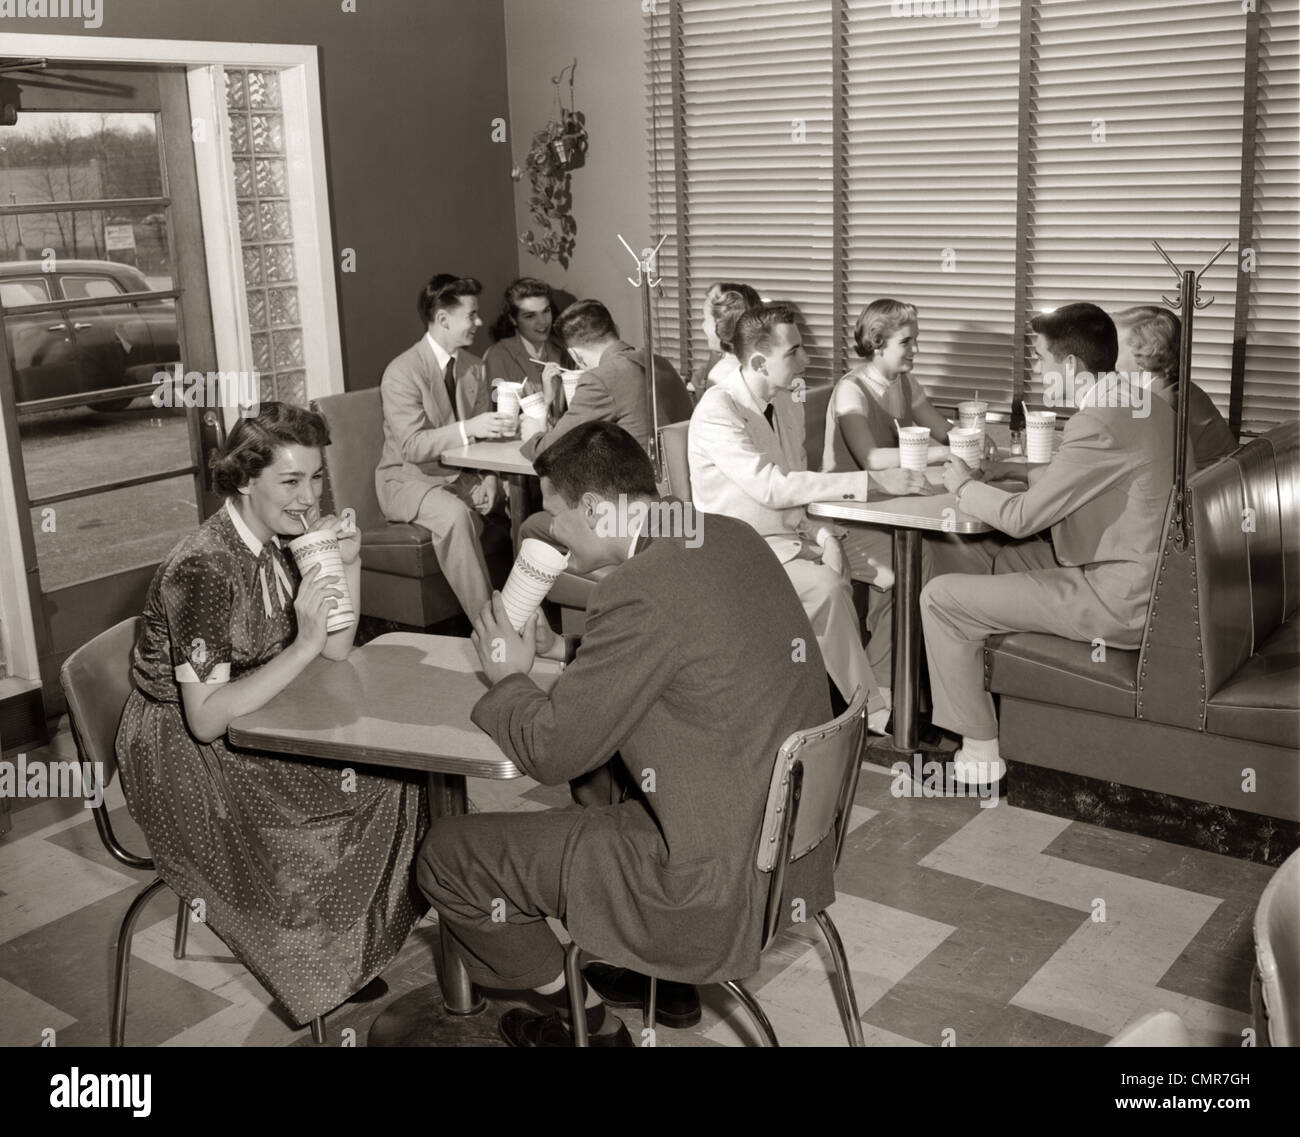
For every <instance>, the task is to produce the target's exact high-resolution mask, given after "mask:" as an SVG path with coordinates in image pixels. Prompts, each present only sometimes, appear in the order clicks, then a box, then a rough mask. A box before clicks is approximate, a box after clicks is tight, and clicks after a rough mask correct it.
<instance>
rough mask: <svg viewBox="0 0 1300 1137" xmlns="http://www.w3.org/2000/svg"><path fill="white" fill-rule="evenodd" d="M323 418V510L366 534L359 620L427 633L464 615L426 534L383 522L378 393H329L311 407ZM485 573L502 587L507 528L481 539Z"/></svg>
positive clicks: (508, 557)
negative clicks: (352, 517)
mask: <svg viewBox="0 0 1300 1137" xmlns="http://www.w3.org/2000/svg"><path fill="white" fill-rule="evenodd" d="M312 408H313V409H314V410H316V411H318V412H319V413H320V414H322V415H323V416H324V417H325V421H326V422H327V423H328V424H329V429H330V445H329V446H327V447H326V448H325V494H324V502H323V505H324V507H325V508H326V509H328V510H330V511H332V512H340V511H341V510H343V509H345V508H350V509H352V510H354V511H355V512H356V525H357V528H358V529H359V530H360V531H361V615H362V616H368V617H372V618H374V619H377V620H383V621H386V622H388V623H393V624H401V625H405V626H408V627H412V628H427V627H429V626H430V625H432V624H438V623H441V622H442V621H444V620H449V619H451V618H452V617H455V616H457V615H459V614H460V604H459V603H458V602H457V600H456V596H455V594H454V593H453V592H452V590H451V586H450V585H449V584H448V583H447V580H446V578H445V577H444V576H443V575H442V570H441V569H439V567H438V558H437V556H436V555H435V554H434V551H433V542H432V541H431V540H430V537H429V531H428V530H427V529H425V528H423V527H422V526H420V525H406V524H398V523H396V522H392V521H389V520H388V519H387V518H385V517H384V515H383V512H382V511H381V510H380V508H379V499H378V497H377V496H376V493H375V468H376V467H377V466H378V465H379V459H380V455H381V454H382V452H383V448H384V412H383V404H382V403H381V402H380V395H379V388H378V387H369V388H366V389H365V390H362V391H348V392H347V393H346V394H342V395H328V396H326V397H325V398H322V399H318V400H316V401H315V402H314V403H312ZM483 552H484V556H485V558H486V560H487V565H488V572H489V574H490V575H491V577H492V579H493V581H494V582H496V583H497V584H498V585H499V584H500V583H502V582H504V580H505V577H506V576H507V575H508V574H509V572H510V565H511V563H512V560H513V555H512V551H511V548H510V529H509V526H507V525H504V524H497V523H496V522H495V521H494V522H491V523H489V524H488V525H487V526H486V528H485V530H484V536H483Z"/></svg>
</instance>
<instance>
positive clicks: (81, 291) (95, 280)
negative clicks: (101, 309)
mask: <svg viewBox="0 0 1300 1137" xmlns="http://www.w3.org/2000/svg"><path fill="white" fill-rule="evenodd" d="M122 292H123V289H122V286H121V285H120V284H118V283H117V281H116V280H113V279H112V278H111V277H107V276H65V277H64V278H63V296H64V299H65V300H93V299H96V298H98V297H100V296H121V295H122Z"/></svg>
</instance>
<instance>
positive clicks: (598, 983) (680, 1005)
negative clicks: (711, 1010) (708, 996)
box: [582, 963, 700, 1030]
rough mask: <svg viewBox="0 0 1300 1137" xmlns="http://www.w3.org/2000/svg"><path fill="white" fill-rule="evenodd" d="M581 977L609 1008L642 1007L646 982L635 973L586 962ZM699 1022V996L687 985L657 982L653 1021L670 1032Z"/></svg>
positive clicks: (603, 964) (663, 981)
mask: <svg viewBox="0 0 1300 1137" xmlns="http://www.w3.org/2000/svg"><path fill="white" fill-rule="evenodd" d="M582 974H583V977H584V978H585V979H586V980H587V982H588V983H590V984H591V985H592V986H593V987H594V988H595V989H596V994H598V995H599V996H600V997H601V998H602V999H604V1000H605V1002H606V1003H608V1004H609V1005H610V1006H611V1007H634V1008H636V1009H637V1010H640V1009H641V1008H642V1007H643V1006H645V997H646V984H647V983H649V982H650V980H649V979H647V978H646V977H645V976H644V975H642V974H641V973H640V972H639V971H629V970H628V969H627V968H626V967H613V966H611V965H610V964H608V963H589V964H587V966H586V967H584V968H583V969H582ZM699 1021H700V995H699V992H698V991H696V990H695V988H694V987H692V986H691V985H690V984H689V983H672V982H670V981H669V980H667V979H661V980H659V988H658V990H657V992H656V993H655V1022H656V1023H662V1024H663V1025H664V1026H666V1027H671V1028H672V1029H673V1030H685V1029H686V1028H687V1027H691V1026H694V1025H695V1024H696V1023H698V1022H699Z"/></svg>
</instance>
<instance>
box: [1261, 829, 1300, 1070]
mask: <svg viewBox="0 0 1300 1137" xmlns="http://www.w3.org/2000/svg"><path fill="white" fill-rule="evenodd" d="M1255 965H1256V967H1258V969H1259V981H1260V987H1261V989H1262V992H1263V996H1264V1009H1265V1011H1266V1012H1267V1014H1268V1039H1269V1042H1270V1043H1271V1044H1272V1045H1274V1046H1300V851H1297V852H1294V853H1292V854H1291V855H1290V856H1289V857H1287V859H1286V860H1285V861H1283V862H1282V867H1281V868H1279V869H1278V870H1277V872H1275V873H1274V874H1273V878H1272V880H1270V881H1269V882H1268V884H1267V886H1266V887H1265V888H1264V892H1263V895H1261V896H1260V898H1259V907H1258V908H1257V909H1256V910H1255Z"/></svg>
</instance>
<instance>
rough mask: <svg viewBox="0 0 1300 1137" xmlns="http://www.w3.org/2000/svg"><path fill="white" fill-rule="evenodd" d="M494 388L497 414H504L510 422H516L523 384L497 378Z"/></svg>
mask: <svg viewBox="0 0 1300 1137" xmlns="http://www.w3.org/2000/svg"><path fill="white" fill-rule="evenodd" d="M495 388H496V400H497V414H499V415H506V416H508V417H509V419H510V421H511V422H517V421H518V419H519V398H520V396H521V395H522V394H523V390H524V385H523V384H522V383H511V382H509V381H507V380H505V379H498V380H497V381H496V384H495Z"/></svg>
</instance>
